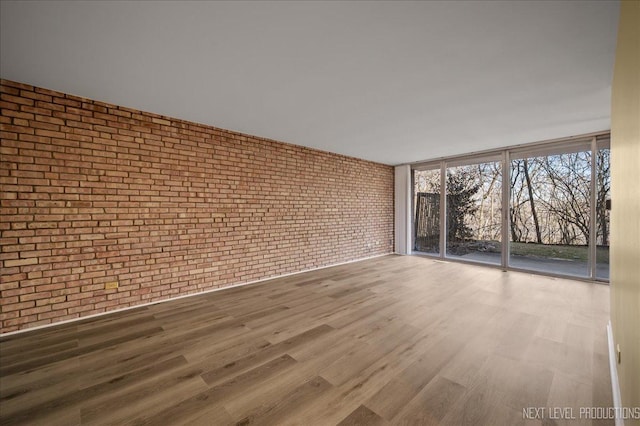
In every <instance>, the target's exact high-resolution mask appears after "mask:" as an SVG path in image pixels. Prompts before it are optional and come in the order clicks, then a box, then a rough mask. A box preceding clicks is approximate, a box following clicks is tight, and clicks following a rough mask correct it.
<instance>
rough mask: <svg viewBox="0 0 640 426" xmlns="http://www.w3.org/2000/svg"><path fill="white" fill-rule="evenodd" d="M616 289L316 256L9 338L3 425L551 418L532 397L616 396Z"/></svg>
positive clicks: (573, 401)
mask: <svg viewBox="0 0 640 426" xmlns="http://www.w3.org/2000/svg"><path fill="white" fill-rule="evenodd" d="M608 298H609V289H608V287H606V286H603V285H599V284H593V283H585V282H577V281H571V280H563V279H556V278H550V277H539V276H533V275H530V274H521V273H517V272H506V273H505V272H502V271H500V270H497V269H490V268H483V267H478V266H473V265H465V264H460V263H447V262H441V261H436V260H433V259H428V258H421V257H412V256H386V257H380V258H376V259H371V260H367V261H362V262H357V263H351V264H346V265H340V266H337V267H332V268H326V269H320V270H316V271H312V272H308V273H304V274H298V275H291V276H287V277H283V278H277V279H272V280H269V281H265V282H261V283H257V284H252V285H248V286H242V287H235V288H230V289H225V290H223V291H216V292H211V293H206V294H202V295H197V296H192V297H187V298H183V299H177V300H174V301H167V302H164V303H157V304H154V305H150V306H145V307H140V308H136V309H131V310H127V311H122V312H117V313H113V314H110V315H105V316H101V317H95V318H89V319H85V320H82V321H77V322H73V323H67V324H61V325H58V326H54V327H50V328H46V329H40V330H34V331H31V332H25V333H20V334H15V335H10V336H2V337H0V423H2V424H3V425H4V424H8V425H12V424H28V425H32V424H34V425H39V424H42V425H75V424H132V425H133V424H153V425H167V424H190V425H212V424H215V425H234V424H273V425H276V424H277V425H315V424H321V425H336V424H394V425H395V424H398V425H405V424H406V425H417V424H420V425H429V424H441V425H474V426H475V425H492V426H493V425H518V424H526V425H527V426H529V425H534V424H543V423H544V424H552V423H554V421H552V420H551V419H546V420H544V422H540V421H527V422H526V423H525V420H524V419H523V416H522V408H524V407H529V406H538V407H545V406H547V407H548V406H562V407H579V406H590V405H593V406H602V407H609V406H611V404H612V397H611V386H610V379H609V365H608V348H607V334H606V324H607V321H608V306H609V305H608ZM555 423H558V422H557V421H555ZM593 424H594V425H595V424H598V425H600V424H603V425H609V424H612V422H611V421H608V420H607V421H601V422H600V421H598V422H595V421H594V422H593Z"/></svg>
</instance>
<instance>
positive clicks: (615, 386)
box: [607, 321, 624, 426]
mask: <svg viewBox="0 0 640 426" xmlns="http://www.w3.org/2000/svg"><path fill="white" fill-rule="evenodd" d="M607 337H608V340H609V369H610V372H611V391H612V394H613V407H614V408H616V409H618V410H620V409H622V398H621V397H620V382H618V368H617V367H616V365H617V363H618V360H617V358H618V357H617V356H616V349H615V346H614V344H613V328H611V321H609V324H607ZM616 426H624V419H622V418H620V417H617V416H616Z"/></svg>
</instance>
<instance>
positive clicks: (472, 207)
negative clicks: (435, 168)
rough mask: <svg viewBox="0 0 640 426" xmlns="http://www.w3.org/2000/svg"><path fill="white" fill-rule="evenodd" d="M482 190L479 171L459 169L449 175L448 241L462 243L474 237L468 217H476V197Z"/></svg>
mask: <svg viewBox="0 0 640 426" xmlns="http://www.w3.org/2000/svg"><path fill="white" fill-rule="evenodd" d="M479 189H480V183H479V180H478V176H477V171H476V172H474V170H473V169H471V168H467V167H459V168H457V169H456V171H455V172H454V173H450V172H448V173H447V205H448V209H447V239H448V241H456V240H457V241H461V240H465V239H468V238H471V237H472V236H473V229H472V228H471V227H470V226H469V225H468V224H469V223H471V222H472V221H466V220H465V218H466V217H467V216H472V217H473V216H475V214H476V212H477V211H478V203H477V202H476V201H475V200H474V196H475V195H476V193H477V192H478V190H479Z"/></svg>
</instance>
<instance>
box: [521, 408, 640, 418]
mask: <svg viewBox="0 0 640 426" xmlns="http://www.w3.org/2000/svg"><path fill="white" fill-rule="evenodd" d="M522 418H523V419H525V420H544V419H548V420H585V419H589V420H615V419H623V420H627V419H632V420H639V419H640V407H621V408H616V407H580V408H577V409H576V408H573V407H525V408H523V409H522Z"/></svg>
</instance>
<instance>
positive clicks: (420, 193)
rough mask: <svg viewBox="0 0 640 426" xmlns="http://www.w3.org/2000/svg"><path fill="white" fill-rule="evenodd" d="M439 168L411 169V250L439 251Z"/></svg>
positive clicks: (435, 252) (433, 252)
mask: <svg viewBox="0 0 640 426" xmlns="http://www.w3.org/2000/svg"><path fill="white" fill-rule="evenodd" d="M440 180H441V172H440V168H431V169H428V168H427V169H424V170H414V171H413V194H414V198H413V218H414V220H413V250H415V251H417V252H421V253H431V254H438V253H440V185H441V182H440Z"/></svg>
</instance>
